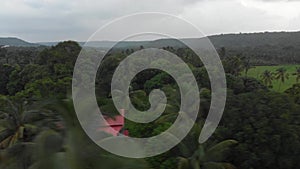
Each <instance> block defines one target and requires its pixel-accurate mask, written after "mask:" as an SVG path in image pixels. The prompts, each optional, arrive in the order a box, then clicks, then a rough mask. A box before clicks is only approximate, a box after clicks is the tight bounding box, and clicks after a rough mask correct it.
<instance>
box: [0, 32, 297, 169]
mask: <svg viewBox="0 0 300 169" xmlns="http://www.w3.org/2000/svg"><path fill="white" fill-rule="evenodd" d="M228 36H230V35H228ZM237 36H242V35H237ZM243 36H247V35H243ZM249 36H250V35H249ZM246 39H247V38H246ZM224 43H225V42H224ZM228 44H230V43H229V42H228ZM241 44H243V43H241ZM274 45H276V44H274ZM139 48H140V47H139ZM270 48H271V47H270ZM19 49H20V50H19V52H16V53H15V54H14V55H15V56H19V57H20V58H22V59H20V60H14V62H2V63H1V65H0V71H1V82H0V94H1V95H2V96H1V99H0V168H1V169H41V168H43V169H44V168H45V169H62V168H63V169H65V168H66V169H98V168H104V169H116V168H124V169H125V168H126V169H127V168H128V169H129V168H130V169H143V168H145V169H146V168H149V169H151V168H152V169H176V168H177V169H200V168H201V169H234V168H240V169H273V168H278V169H297V168H298V166H300V161H299V159H298V158H299V156H300V105H299V104H300V85H299V83H296V82H295V84H293V86H292V87H291V88H289V89H287V90H285V91H284V92H277V91H276V90H273V89H270V88H269V82H268V80H266V79H267V78H268V77H267V74H268V72H265V73H263V74H262V75H264V76H265V78H264V79H263V80H262V81H260V80H259V79H256V78H253V77H250V75H251V73H252V72H251V70H252V69H251V67H252V66H253V63H254V62H253V60H252V58H249V57H247V56H248V54H247V53H245V55H244V54H242V55H238V56H236V55H231V54H230V53H228V49H227V48H219V49H218V50H219V53H220V55H221V56H222V61H223V64H224V68H225V71H226V73H227V74H226V78H227V85H228V90H227V91H228V92H227V94H228V97H227V104H226V108H225V112H224V116H223V119H222V121H221V123H220V125H219V127H218V129H217V131H216V132H215V133H214V134H213V136H212V137H211V138H210V139H209V140H208V141H207V142H206V143H204V144H200V145H199V143H198V137H199V134H200V131H201V128H202V125H203V123H204V121H205V119H206V116H207V113H208V110H209V106H210V98H211V92H210V83H209V79H208V76H207V72H206V70H205V68H204V67H203V66H202V63H201V62H200V61H199V60H197V59H196V58H197V57H196V56H195V55H194V53H193V52H191V51H190V50H189V49H186V48H176V47H164V49H165V50H168V51H170V52H173V53H175V54H177V55H178V56H179V57H181V58H182V59H183V60H184V61H185V62H186V63H188V65H189V67H190V68H191V70H192V72H193V73H194V75H195V77H196V80H197V82H198V86H199V88H200V89H201V91H202V92H201V94H200V97H201V103H200V111H199V115H198V118H197V121H196V124H195V125H194V127H193V129H192V130H191V131H190V133H189V134H188V136H187V137H186V138H185V139H184V140H183V141H182V142H181V143H180V144H178V145H177V146H176V147H174V148H172V149H171V150H169V151H168V152H166V153H164V154H161V155H159V156H156V157H151V158H147V159H138V160H136V159H127V158H121V157H117V156H114V155H112V154H110V153H108V152H106V151H104V150H102V149H100V148H99V147H98V146H96V145H95V144H94V143H93V142H92V141H91V140H90V139H89V138H88V137H87V136H86V134H85V133H84V132H83V131H82V129H81V127H80V125H79V123H78V121H77V118H76V114H75V112H74V109H73V104H72V101H71V100H70V98H69V97H70V89H71V81H72V71H73V66H74V63H75V61H76V58H77V56H78V54H79V52H80V50H81V47H80V46H79V44H78V43H76V42H71V41H68V42H63V43H59V44H58V45H56V46H54V47H51V48H44V49H41V50H37V49H36V48H27V49H24V50H23V48H19ZM5 50H12V49H10V48H5ZM26 50H29V51H31V53H27V54H26V53H25V54H22V56H21V54H20V53H22V52H24V51H26ZM135 50H138V49H128V50H127V49H122V50H120V49H118V50H115V51H114V50H112V51H111V52H110V53H109V54H108V55H107V56H106V57H105V59H104V60H103V62H102V63H101V66H100V68H99V70H98V76H97V80H96V95H97V99H98V104H99V107H100V109H101V110H103V111H104V112H106V113H107V114H108V115H111V116H113V115H114V114H116V113H117V112H116V110H115V108H114V105H113V102H112V99H111V93H110V81H111V77H112V75H113V72H114V70H115V68H116V67H117V66H118V65H119V63H120V61H121V60H122V59H124V58H125V57H126V56H127V55H129V54H130V53H132V52H134V51H135ZM239 50H240V49H239ZM1 52H3V53H4V54H2V55H1V56H4V58H7V53H6V52H7V51H4V49H1ZM284 57H285V56H284ZM287 57H288V56H287ZM295 58H296V57H295ZM296 59H299V55H298V58H296ZM254 60H255V58H254ZM262 60H264V59H262ZM274 61H276V59H275V60H274ZM277 61H278V60H277ZM280 63H281V62H280V60H279V61H278V62H277V64H280ZM298 63H299V62H298ZM276 70H277V69H276ZM285 73H286V71H285V69H278V71H277V74H276V75H274V76H273V75H272V78H273V77H274V79H278V80H279V81H283V80H282V79H285V77H286V75H285ZM294 73H296V70H295V71H294ZM265 74H266V75H265ZM270 74H272V73H270ZM259 76H261V75H259ZM290 76H295V77H297V76H296V75H290ZM271 80H272V79H271ZM285 82H286V81H284V83H285ZM157 88H159V89H161V90H163V91H164V92H165V94H166V96H167V98H168V103H167V104H168V105H167V107H166V110H165V112H164V113H163V114H162V116H161V117H160V118H158V119H157V120H155V121H154V122H151V123H148V124H138V123H134V122H132V121H129V120H127V121H126V126H125V127H126V129H128V130H129V132H130V135H131V136H133V137H149V136H153V135H157V134H159V133H161V132H162V131H164V130H166V129H167V128H168V127H170V126H171V125H172V122H173V121H174V120H175V119H176V117H177V114H178V110H179V106H180V92H179V89H178V86H177V84H176V83H175V81H174V79H173V78H172V77H170V76H169V75H168V74H166V73H164V72H162V71H159V70H147V71H143V72H141V73H140V74H138V75H137V76H136V77H135V78H134V79H133V80H132V83H131V88H130V96H131V101H132V102H133V104H134V105H135V106H136V108H138V109H140V110H146V109H148V108H149V102H148V94H149V92H150V91H151V90H153V89H157Z"/></svg>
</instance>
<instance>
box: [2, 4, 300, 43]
mask: <svg viewBox="0 0 300 169" xmlns="http://www.w3.org/2000/svg"><path fill="white" fill-rule="evenodd" d="M136 12H165V13H170V14H173V15H176V16H179V17H182V18H185V19H186V20H188V21H190V22H192V23H193V24H195V25H196V26H197V27H199V28H200V29H201V30H202V32H204V33H205V34H206V35H212V34H220V33H238V32H257V31H259V32H262V31H297V30H300V1H299V0H1V1H0V37H8V36H13V37H19V38H22V39H24V40H27V41H31V42H38V41H61V40H69V39H71V40H80V41H82V40H86V39H88V37H89V36H90V35H91V34H92V33H94V32H95V31H96V30H97V29H98V28H99V27H100V26H102V25H104V24H105V23H108V22H109V21H111V20H113V19H116V18H118V17H121V16H123V15H128V14H132V13H136Z"/></svg>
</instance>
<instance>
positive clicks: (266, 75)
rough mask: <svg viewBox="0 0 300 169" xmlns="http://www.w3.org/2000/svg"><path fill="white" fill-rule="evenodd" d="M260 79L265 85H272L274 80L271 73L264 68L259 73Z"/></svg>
mask: <svg viewBox="0 0 300 169" xmlns="http://www.w3.org/2000/svg"><path fill="white" fill-rule="evenodd" d="M261 78H262V81H263V83H264V84H265V85H266V86H267V87H272V83H273V80H274V76H273V73H272V72H271V71H269V70H265V71H264V72H263V73H262V75H261Z"/></svg>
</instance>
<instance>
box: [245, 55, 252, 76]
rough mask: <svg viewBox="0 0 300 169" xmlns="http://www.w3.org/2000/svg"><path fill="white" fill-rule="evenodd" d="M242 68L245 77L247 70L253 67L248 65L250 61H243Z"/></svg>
mask: <svg viewBox="0 0 300 169" xmlns="http://www.w3.org/2000/svg"><path fill="white" fill-rule="evenodd" d="M243 67H244V69H245V76H246V77H247V75H248V71H249V69H251V68H252V67H253V66H252V65H251V63H250V59H244V61H243Z"/></svg>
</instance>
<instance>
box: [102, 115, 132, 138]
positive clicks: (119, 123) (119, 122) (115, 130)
mask: <svg viewBox="0 0 300 169" xmlns="http://www.w3.org/2000/svg"><path fill="white" fill-rule="evenodd" d="M120 114H121V115H117V116H114V117H108V116H104V119H105V120H106V123H105V125H104V126H101V127H100V128H98V131H104V132H106V133H109V134H112V135H113V136H118V135H120V134H123V135H125V136H128V134H129V132H128V130H124V125H125V118H124V114H125V110H124V109H121V110H120Z"/></svg>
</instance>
